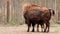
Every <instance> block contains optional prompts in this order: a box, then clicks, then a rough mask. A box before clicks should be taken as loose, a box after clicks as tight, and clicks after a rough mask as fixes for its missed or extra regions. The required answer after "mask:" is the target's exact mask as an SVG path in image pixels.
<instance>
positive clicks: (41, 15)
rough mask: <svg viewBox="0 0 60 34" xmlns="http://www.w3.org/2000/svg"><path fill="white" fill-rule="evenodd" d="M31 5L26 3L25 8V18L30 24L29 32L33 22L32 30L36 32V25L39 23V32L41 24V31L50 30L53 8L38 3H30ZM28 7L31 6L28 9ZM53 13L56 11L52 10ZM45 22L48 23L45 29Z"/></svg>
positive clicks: (28, 24)
mask: <svg viewBox="0 0 60 34" xmlns="http://www.w3.org/2000/svg"><path fill="white" fill-rule="evenodd" d="M29 5H30V6H26V5H25V9H24V18H25V23H26V24H27V26H28V30H27V32H29V29H30V26H31V24H32V27H33V28H32V32H34V27H35V25H36V24H37V31H38V32H39V24H40V25H41V29H42V30H41V31H42V32H49V27H50V23H49V20H50V19H51V10H52V9H46V8H45V7H42V8H41V7H40V6H38V5H32V4H29ZM26 7H29V8H28V9H26ZM52 12H53V14H55V13H54V11H53V10H52ZM44 24H45V25H46V27H45V29H43V28H44Z"/></svg>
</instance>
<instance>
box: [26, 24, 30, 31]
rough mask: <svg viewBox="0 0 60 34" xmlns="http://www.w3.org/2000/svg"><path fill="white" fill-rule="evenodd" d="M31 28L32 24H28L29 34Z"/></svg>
mask: <svg viewBox="0 0 60 34" xmlns="http://www.w3.org/2000/svg"><path fill="white" fill-rule="evenodd" d="M30 26H31V24H28V30H27V32H29V30H30Z"/></svg>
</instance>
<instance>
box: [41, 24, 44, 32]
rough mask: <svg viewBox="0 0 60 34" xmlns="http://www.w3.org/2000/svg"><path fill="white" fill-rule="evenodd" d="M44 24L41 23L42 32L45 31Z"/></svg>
mask: <svg viewBox="0 0 60 34" xmlns="http://www.w3.org/2000/svg"><path fill="white" fill-rule="evenodd" d="M43 29H44V24H41V32H43Z"/></svg>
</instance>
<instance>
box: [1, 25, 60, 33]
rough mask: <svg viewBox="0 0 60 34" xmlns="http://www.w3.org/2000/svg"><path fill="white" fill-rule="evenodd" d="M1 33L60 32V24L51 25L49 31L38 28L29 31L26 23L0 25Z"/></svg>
mask: <svg viewBox="0 0 60 34" xmlns="http://www.w3.org/2000/svg"><path fill="white" fill-rule="evenodd" d="M0 34H60V25H58V24H54V25H51V26H50V32H49V33H42V32H36V28H35V32H31V31H30V32H27V26H26V25H25V24H24V25H20V26H0Z"/></svg>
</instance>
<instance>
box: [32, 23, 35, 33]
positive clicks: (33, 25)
mask: <svg viewBox="0 0 60 34" xmlns="http://www.w3.org/2000/svg"><path fill="white" fill-rule="evenodd" d="M32 27H33V28H32V32H34V31H35V29H34V27H35V23H32Z"/></svg>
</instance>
